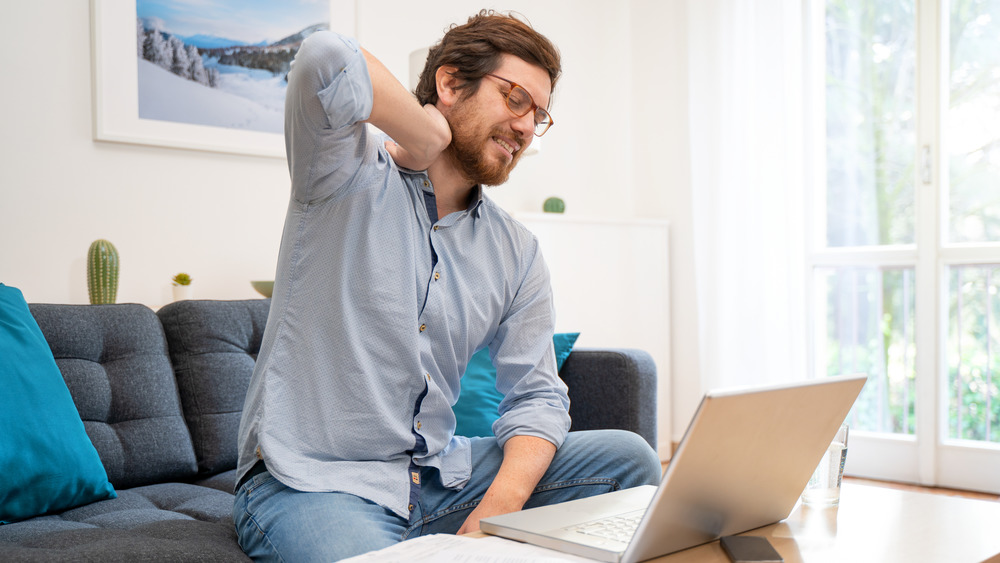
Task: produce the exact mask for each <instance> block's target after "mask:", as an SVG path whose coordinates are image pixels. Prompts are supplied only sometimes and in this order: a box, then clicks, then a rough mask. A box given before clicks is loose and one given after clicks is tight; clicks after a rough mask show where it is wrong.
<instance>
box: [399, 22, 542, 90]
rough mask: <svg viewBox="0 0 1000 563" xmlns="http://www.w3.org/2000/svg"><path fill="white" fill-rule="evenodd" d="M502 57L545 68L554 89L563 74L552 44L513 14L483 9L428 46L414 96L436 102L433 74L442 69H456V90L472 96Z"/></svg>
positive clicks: (498, 64) (435, 85) (454, 74)
mask: <svg viewBox="0 0 1000 563" xmlns="http://www.w3.org/2000/svg"><path fill="white" fill-rule="evenodd" d="M503 54H509V55H514V56H515V57H518V58H520V59H523V60H525V61H527V62H529V63H531V64H534V65H537V66H539V67H541V68H543V69H545V70H546V71H547V72H548V73H549V78H550V79H551V80H552V88H553V89H555V87H556V81H557V80H559V75H560V73H561V72H562V65H561V63H560V60H559V51H558V50H557V49H556V47H555V45H553V44H552V42H551V41H549V40H548V39H546V38H545V37H544V36H543V35H542V34H540V33H538V32H537V31H535V30H534V29H533V28H532V27H531V25H530V24H528V23H527V22H525V21H523V20H521V19H519V18H517V17H515V16H514V15H513V14H498V13H496V12H495V11H493V10H482V11H480V12H479V13H478V14H476V15H474V16H472V17H471V18H469V21H468V23H466V24H465V25H457V24H456V25H453V26H452V27H451V29H449V30H448V32H447V33H445V34H444V37H442V38H441V41H440V42H438V44H437V45H435V46H433V47H431V49H430V51H429V52H428V53H427V62H426V63H425V64H424V70H423V71H422V72H421V73H420V81H419V82H418V83H417V88H416V90H414V94H416V96H417V99H418V100H419V101H420V103H421V104H434V103H437V100H438V94H437V84H436V82H435V76H434V75H435V73H436V72H437V69H438V68H439V67H441V66H453V67H455V68H456V69H457V70H456V71H455V72H454V73H453V74H452V75H453V76H455V77H456V78H459V79H461V80H462V84H461V86H459V88H468V89H469V90H468V91H467V92H466V93H465V94H464V96H465V97H468V96H470V95H472V94H475V93H476V90H478V89H479V83H480V81H481V80H482V78H483V77H484V76H486V75H487V74H488V73H490V72H493V71H494V70H496V69H497V67H498V66H500V57H501V55H503Z"/></svg>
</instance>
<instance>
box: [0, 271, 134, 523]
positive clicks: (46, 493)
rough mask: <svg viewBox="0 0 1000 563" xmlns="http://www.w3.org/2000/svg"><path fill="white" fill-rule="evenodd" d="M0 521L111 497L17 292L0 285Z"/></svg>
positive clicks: (97, 459)
mask: <svg viewBox="0 0 1000 563" xmlns="http://www.w3.org/2000/svg"><path fill="white" fill-rule="evenodd" d="M0 389H3V391H2V392H0V429H3V430H2V431H0V523H5V522H15V521H17V520H23V519H26V518H31V517H32V516H37V515H40V514H45V513H46V512H53V511H59V510H65V509H68V508H72V507H74V506H80V505H82V504H87V503H90V502H93V501H96V500H101V499H106V498H114V497H116V496H117V495H116V494H115V490H114V488H112V486H111V483H109V482H108V476H107V473H106V472H105V471H104V466H103V465H102V464H101V458H100V457H98V455H97V450H95V449H94V445H93V444H92V443H91V442H90V438H88V437H87V433H86V432H85V431H84V429H83V421H81V420H80V414H79V413H78V412H77V410H76V405H75V404H73V397H72V396H71V395H70V393H69V389H68V388H67V387H66V382H65V381H63V378H62V374H61V373H60V372H59V368H58V367H56V362H55V359H53V357H52V351H51V350H50V349H49V345H48V343H47V342H46V341H45V337H44V336H43V335H42V331H41V329H39V328H38V323H36V322H35V319H34V317H32V316H31V312H30V311H29V310H28V304H27V303H26V302H25V301H24V296H23V295H22V294H21V292H20V290H18V289H17V288H14V287H9V286H5V285H3V284H0Z"/></svg>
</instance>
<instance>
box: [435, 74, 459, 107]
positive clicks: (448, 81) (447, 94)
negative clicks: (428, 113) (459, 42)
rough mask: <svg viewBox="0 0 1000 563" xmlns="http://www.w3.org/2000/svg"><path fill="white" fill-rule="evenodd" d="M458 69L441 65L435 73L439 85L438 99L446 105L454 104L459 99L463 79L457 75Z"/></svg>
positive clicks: (436, 82)
mask: <svg viewBox="0 0 1000 563" xmlns="http://www.w3.org/2000/svg"><path fill="white" fill-rule="evenodd" d="M457 71H458V69H457V68H455V67H453V66H439V67H438V69H437V72H435V73H434V83H435V84H436V85H437V93H438V100H439V101H440V102H441V103H443V104H444V105H445V106H449V107H450V106H453V105H455V102H456V101H458V96H459V89H458V86H459V85H461V80H460V79H458V78H457V77H455V72H457Z"/></svg>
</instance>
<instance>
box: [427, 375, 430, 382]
mask: <svg viewBox="0 0 1000 563" xmlns="http://www.w3.org/2000/svg"><path fill="white" fill-rule="evenodd" d="M430 380H431V374H429V373H428V374H427V381H430Z"/></svg>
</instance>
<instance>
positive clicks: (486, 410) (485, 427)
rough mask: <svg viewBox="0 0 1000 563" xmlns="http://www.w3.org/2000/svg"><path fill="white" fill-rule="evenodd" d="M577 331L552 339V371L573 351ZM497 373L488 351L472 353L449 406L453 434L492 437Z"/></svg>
mask: <svg viewBox="0 0 1000 563" xmlns="http://www.w3.org/2000/svg"><path fill="white" fill-rule="evenodd" d="M579 336H580V333H579V332H566V333H558V334H556V335H554V336H553V337H552V342H553V344H555V348H556V369H562V365H563V362H565V361H566V358H568V357H569V353H570V352H572V351H573V344H575V343H576V339H577V338H578V337H579ZM496 385H497V370H496V368H495V367H493V362H491V361H490V351H489V349H488V348H483V349H482V350H480V351H478V352H476V353H475V354H473V356H472V359H470V360H469V365H467V366H466V367H465V375H463V376H462V392H461V394H459V396H458V402H457V403H455V406H453V407H452V410H453V411H454V412H455V421H456V425H455V434H457V435H459V436H492V435H493V423H494V422H496V419H498V418H500V410H499V407H500V401H502V400H503V393H500V392H499V391H497V387H496Z"/></svg>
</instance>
